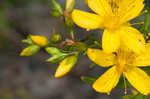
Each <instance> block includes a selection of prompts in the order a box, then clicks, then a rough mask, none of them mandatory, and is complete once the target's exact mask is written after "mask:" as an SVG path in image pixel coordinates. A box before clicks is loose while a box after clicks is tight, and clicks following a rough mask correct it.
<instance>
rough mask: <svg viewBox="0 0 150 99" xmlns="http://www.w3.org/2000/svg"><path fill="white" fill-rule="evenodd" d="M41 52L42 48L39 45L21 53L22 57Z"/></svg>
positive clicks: (31, 46) (29, 47)
mask: <svg viewBox="0 0 150 99" xmlns="http://www.w3.org/2000/svg"><path fill="white" fill-rule="evenodd" d="M39 50H40V47H39V46H37V45H30V46H28V47H27V48H25V49H23V51H22V52H21V53H20V56H31V55H34V54H36V53H37V52H38V51H39Z"/></svg>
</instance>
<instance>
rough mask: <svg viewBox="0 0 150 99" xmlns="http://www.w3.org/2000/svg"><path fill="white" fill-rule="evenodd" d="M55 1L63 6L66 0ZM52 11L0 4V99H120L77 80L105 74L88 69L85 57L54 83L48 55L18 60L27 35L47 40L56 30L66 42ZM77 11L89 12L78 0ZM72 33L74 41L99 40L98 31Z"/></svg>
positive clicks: (19, 2)
mask: <svg viewBox="0 0 150 99" xmlns="http://www.w3.org/2000/svg"><path fill="white" fill-rule="evenodd" d="M56 1H58V2H59V3H60V4H61V5H62V6H63V7H64V6H65V0H56ZM147 1H148V2H149V0H147ZM147 4H148V3H147ZM51 8H52V4H51V3H50V0H0V99H120V98H121V96H122V95H123V92H124V90H120V89H117V88H116V89H115V90H113V91H112V92H111V95H110V96H108V95H106V94H99V93H96V92H95V91H94V90H93V89H92V87H91V85H89V84H86V83H84V82H83V81H81V80H80V76H81V75H84V76H99V75H101V74H102V73H103V72H104V71H105V70H106V69H104V68H101V67H98V66H96V67H94V68H93V69H90V68H89V65H90V63H91V61H90V60H89V59H88V58H87V57H83V56H82V57H80V58H79V61H78V63H77V64H76V66H75V68H73V70H72V71H71V72H70V73H69V74H68V75H66V76H64V77H61V78H59V79H55V78H54V77H53V74H54V73H55V70H56V68H57V66H58V65H56V64H51V63H47V62H45V60H46V59H47V58H48V57H49V55H47V54H46V53H45V52H44V51H41V52H40V53H38V54H37V55H34V56H30V57H21V56H19V54H20V52H21V50H22V49H23V48H25V47H26V46H27V45H26V44H23V43H22V42H21V40H23V39H25V38H26V37H27V35H28V34H37V35H39V34H40V35H45V36H47V37H48V38H50V37H51V34H52V31H53V30H54V29H55V30H56V32H57V33H60V34H61V35H63V37H66V38H69V36H68V31H67V30H66V27H65V25H64V23H63V21H62V19H58V18H54V17H52V16H50V14H49V12H50V11H51V10H52V9H51ZM76 8H78V9H82V10H89V8H88V7H87V5H85V4H84V0H77V5H76ZM89 11H90V10H89ZM138 20H143V18H140V19H138ZM75 31H76V33H75V35H76V40H81V39H83V38H85V37H86V36H87V35H88V34H94V35H97V37H98V39H100V38H101V34H100V31H99V30H94V31H89V32H87V31H85V30H84V29H81V28H79V27H77V26H75Z"/></svg>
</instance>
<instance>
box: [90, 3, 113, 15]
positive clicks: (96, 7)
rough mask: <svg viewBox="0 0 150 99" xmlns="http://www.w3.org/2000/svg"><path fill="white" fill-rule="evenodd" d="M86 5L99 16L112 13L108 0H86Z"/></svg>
mask: <svg viewBox="0 0 150 99" xmlns="http://www.w3.org/2000/svg"><path fill="white" fill-rule="evenodd" d="M88 6H89V7H90V8H91V9H92V10H93V11H95V12H96V13H97V14H99V15H101V16H106V15H111V14H112V9H111V6H110V4H109V2H108V0H88Z"/></svg>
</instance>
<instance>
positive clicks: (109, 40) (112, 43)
mask: <svg viewBox="0 0 150 99" xmlns="http://www.w3.org/2000/svg"><path fill="white" fill-rule="evenodd" d="M119 46H120V35H119V33H117V32H115V31H109V30H105V31H104V33H103V38H102V48H103V50H104V51H105V52H106V53H111V52H115V51H116V50H117V49H118V48H119Z"/></svg>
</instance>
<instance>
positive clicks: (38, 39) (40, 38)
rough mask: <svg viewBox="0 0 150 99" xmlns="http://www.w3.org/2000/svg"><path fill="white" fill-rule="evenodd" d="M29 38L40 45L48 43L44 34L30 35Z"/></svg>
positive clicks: (43, 45)
mask: <svg viewBox="0 0 150 99" xmlns="http://www.w3.org/2000/svg"><path fill="white" fill-rule="evenodd" d="M31 40H32V41H33V42H34V43H35V44H37V45H39V46H41V47H45V46H47V45H48V44H49V40H48V39H47V38H46V37H45V36H40V35H32V36H31Z"/></svg>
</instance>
